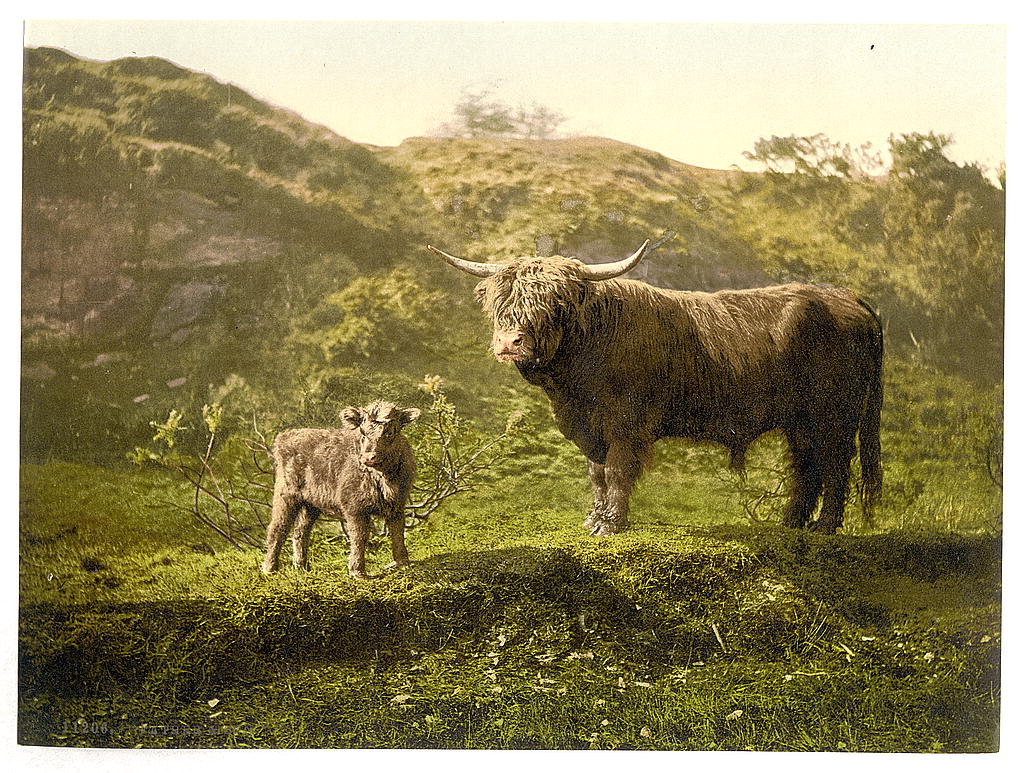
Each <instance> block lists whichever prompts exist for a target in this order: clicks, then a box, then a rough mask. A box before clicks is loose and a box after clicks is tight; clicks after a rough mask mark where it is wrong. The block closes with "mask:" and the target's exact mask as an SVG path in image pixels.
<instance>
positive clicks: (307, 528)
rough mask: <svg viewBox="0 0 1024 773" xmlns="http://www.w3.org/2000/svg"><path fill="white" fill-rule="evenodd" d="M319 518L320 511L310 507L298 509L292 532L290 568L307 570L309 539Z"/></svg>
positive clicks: (305, 506)
mask: <svg viewBox="0 0 1024 773" xmlns="http://www.w3.org/2000/svg"><path fill="white" fill-rule="evenodd" d="M318 517H320V511H319V510H318V509H317V508H315V507H313V506H312V505H304V506H302V507H300V508H299V513H298V515H297V516H296V517H295V527H294V529H293V530H292V566H294V567H295V568H296V569H308V568H309V538H310V536H311V535H312V532H313V524H314V523H316V519H317V518H318Z"/></svg>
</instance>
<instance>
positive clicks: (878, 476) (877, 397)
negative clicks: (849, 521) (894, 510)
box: [858, 301, 883, 525]
mask: <svg viewBox="0 0 1024 773" xmlns="http://www.w3.org/2000/svg"><path fill="white" fill-rule="evenodd" d="M861 305H862V306H863V307H864V308H865V309H867V310H868V312H870V314H871V317H872V321H873V322H874V324H873V325H872V330H871V335H870V338H869V356H868V357H867V358H866V359H867V363H866V364H867V365H868V368H869V373H868V384H867V395H866V397H865V399H864V411H863V413H862V414H861V419H860V430H859V436H858V439H859V443H860V473H861V480H862V481H863V492H862V498H861V507H862V509H863V512H864V520H865V521H867V523H868V524H869V525H870V524H871V523H872V521H873V519H874V514H875V506H876V505H877V504H878V500H879V499H880V498H881V495H882V441H881V435H880V430H881V420H882V349H883V345H882V323H881V321H880V320H879V319H878V315H877V314H875V312H874V311H873V310H872V309H871V307H869V306H868V305H867V304H866V303H864V302H863V301H861Z"/></svg>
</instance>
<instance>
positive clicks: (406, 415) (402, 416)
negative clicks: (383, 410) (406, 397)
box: [398, 408, 420, 427]
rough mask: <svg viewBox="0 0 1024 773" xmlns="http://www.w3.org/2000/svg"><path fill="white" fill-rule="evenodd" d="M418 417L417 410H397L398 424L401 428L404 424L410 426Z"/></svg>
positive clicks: (418, 411)
mask: <svg viewBox="0 0 1024 773" xmlns="http://www.w3.org/2000/svg"><path fill="white" fill-rule="evenodd" d="M419 417H420V409H419V408H400V409H399V410H398V423H399V424H401V425H402V426H403V427H404V426H405V425H406V424H412V423H413V422H414V421H416V419H418V418H419Z"/></svg>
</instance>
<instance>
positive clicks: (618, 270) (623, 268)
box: [583, 239, 651, 279]
mask: <svg viewBox="0 0 1024 773" xmlns="http://www.w3.org/2000/svg"><path fill="white" fill-rule="evenodd" d="M650 243H651V240H650V239H648V240H647V241H645V242H644V243H643V244H641V245H640V249H639V250H637V251H636V252H634V253H633V254H632V255H630V256H629V257H628V258H625V259H623V260H617V261H615V262H614V263H600V264H598V265H596V266H584V267H583V273H584V274H585V275H586V277H587V279H612V278H614V277H617V276H619V275H620V274H625V273H626V272H627V271H629V270H630V269H631V268H633V267H634V266H635V265H637V264H638V263H639V262H640V261H641V260H643V259H644V256H645V255H646V254H647V247H648V246H649V245H650Z"/></svg>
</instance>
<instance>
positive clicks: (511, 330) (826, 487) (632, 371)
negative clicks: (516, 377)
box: [428, 242, 882, 535]
mask: <svg viewBox="0 0 1024 773" xmlns="http://www.w3.org/2000/svg"><path fill="white" fill-rule="evenodd" d="M649 246H650V244H649V242H644V244H643V246H642V247H641V248H640V249H639V250H637V251H636V252H635V253H634V254H633V255H631V256H630V257H628V258H626V259H625V260H620V261H618V262H614V263H606V264H602V265H587V264H584V263H582V262H580V261H579V260H575V259H572V258H564V257H561V256H554V257H545V258H540V257H536V258H529V257H524V258H518V259H515V260H512V261H511V262H509V263H506V264H495V263H477V262H473V261H468V260H463V259H461V258H457V257H454V256H452V255H449V254H447V253H444V252H441V251H440V250H438V249H435V248H434V247H428V249H430V250H431V251H432V252H434V253H435V254H437V255H439V256H440V257H441V258H443V259H444V260H445V261H447V262H448V263H450V264H451V265H452V266H455V267H456V268H458V269H460V270H462V271H465V272H467V273H469V274H473V275H474V276H478V277H484V279H483V281H481V282H480V283H479V284H478V285H477V287H476V297H477V299H478V300H479V301H480V303H481V304H482V305H483V308H484V311H485V312H486V313H487V314H488V316H489V317H490V318H491V321H492V322H493V324H494V335H493V338H492V342H491V348H492V351H493V353H494V356H495V357H497V359H498V360H501V361H503V362H512V363H514V364H515V366H516V367H517V368H518V369H519V372H520V373H521V374H522V376H523V377H524V378H525V379H526V380H527V381H528V382H530V383H531V384H535V385H537V386H539V387H541V389H543V390H544V391H545V392H546V393H547V395H548V398H549V399H550V401H551V407H552V410H553V412H554V417H555V421H556V423H557V425H558V428H559V430H561V432H562V434H564V435H565V436H566V437H567V438H568V439H569V440H571V441H572V442H573V443H575V444H576V445H577V446H579V448H580V450H581V451H583V454H584V455H585V456H586V457H587V459H588V466H589V472H590V481H591V484H592V485H593V489H594V508H593V510H592V511H591V513H590V514H589V515H588V516H587V518H586V520H585V521H584V522H583V526H584V528H586V529H587V530H589V531H590V532H591V533H592V534H598V535H604V534H614V533H616V532H619V531H622V530H623V529H625V528H626V527H627V526H628V524H629V522H628V518H627V514H628V511H629V497H630V493H631V492H632V490H633V486H634V484H635V483H636V480H637V478H638V477H639V476H640V473H641V472H642V470H643V468H644V465H645V464H646V463H647V461H648V460H649V458H650V456H651V451H652V447H653V445H654V442H655V441H656V440H658V439H659V438H663V437H683V438H691V439H694V440H710V441H714V442H717V443H720V444H722V445H724V446H725V447H726V448H727V449H729V451H730V453H731V463H732V466H733V467H735V468H737V469H742V466H743V459H744V454H745V452H746V449H747V447H748V446H749V445H750V443H751V442H752V441H753V440H754V439H755V438H757V437H759V436H760V435H762V434H764V433H766V432H769V431H771V430H775V429H780V430H782V432H783V433H784V435H785V436H786V438H787V440H788V441H789V447H790V451H791V457H792V466H793V487H792V494H791V499H790V503H789V506H788V510H787V512H786V514H785V518H784V523H785V524H786V525H788V526H792V527H796V528H800V527H803V526H808V525H810V526H812V527H813V528H816V529H817V530H820V531H823V532H826V533H834V532H835V530H836V529H838V528H840V527H841V526H842V524H843V510H844V507H845V504H846V497H847V494H848V491H849V481H850V462H851V461H852V459H853V456H854V454H855V453H856V451H857V438H858V433H859V439H860V461H861V470H862V477H863V482H864V510H865V514H866V515H867V516H869V517H870V513H871V508H872V506H873V504H874V502H875V500H876V499H877V497H878V495H879V494H880V492H881V486H882V471H881V465H880V445H879V412H880V409H881V405H882V381H881V376H882V330H881V326H880V325H879V322H878V318H877V317H876V316H875V315H874V313H873V312H872V311H871V310H870V309H869V308H868V306H867V305H866V304H864V302H863V301H861V300H859V299H858V298H857V296H856V295H854V293H852V292H851V291H849V290H844V289H840V288H833V287H818V286H812V285H805V284H787V285H780V286H776V287H764V288H758V289H752V290H723V291H720V292H715V293H706V292H689V291H677V290H662V289H658V288H655V287H652V286H650V285H648V284H645V283H643V282H638V281H633V280H629V279H616V278H615V277H618V276H619V275H620V274H624V273H625V272H627V271H629V270H630V269H631V268H633V267H634V266H636V265H637V264H638V263H640V261H641V260H643V259H644V257H645V256H646V255H647V253H648V252H649V251H650V250H649ZM655 246H657V245H655ZM819 498H821V499H822V506H821V512H820V514H819V516H818V518H817V519H816V520H815V521H813V522H811V516H812V515H813V513H814V512H815V509H816V507H817V504H818V500H819Z"/></svg>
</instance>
